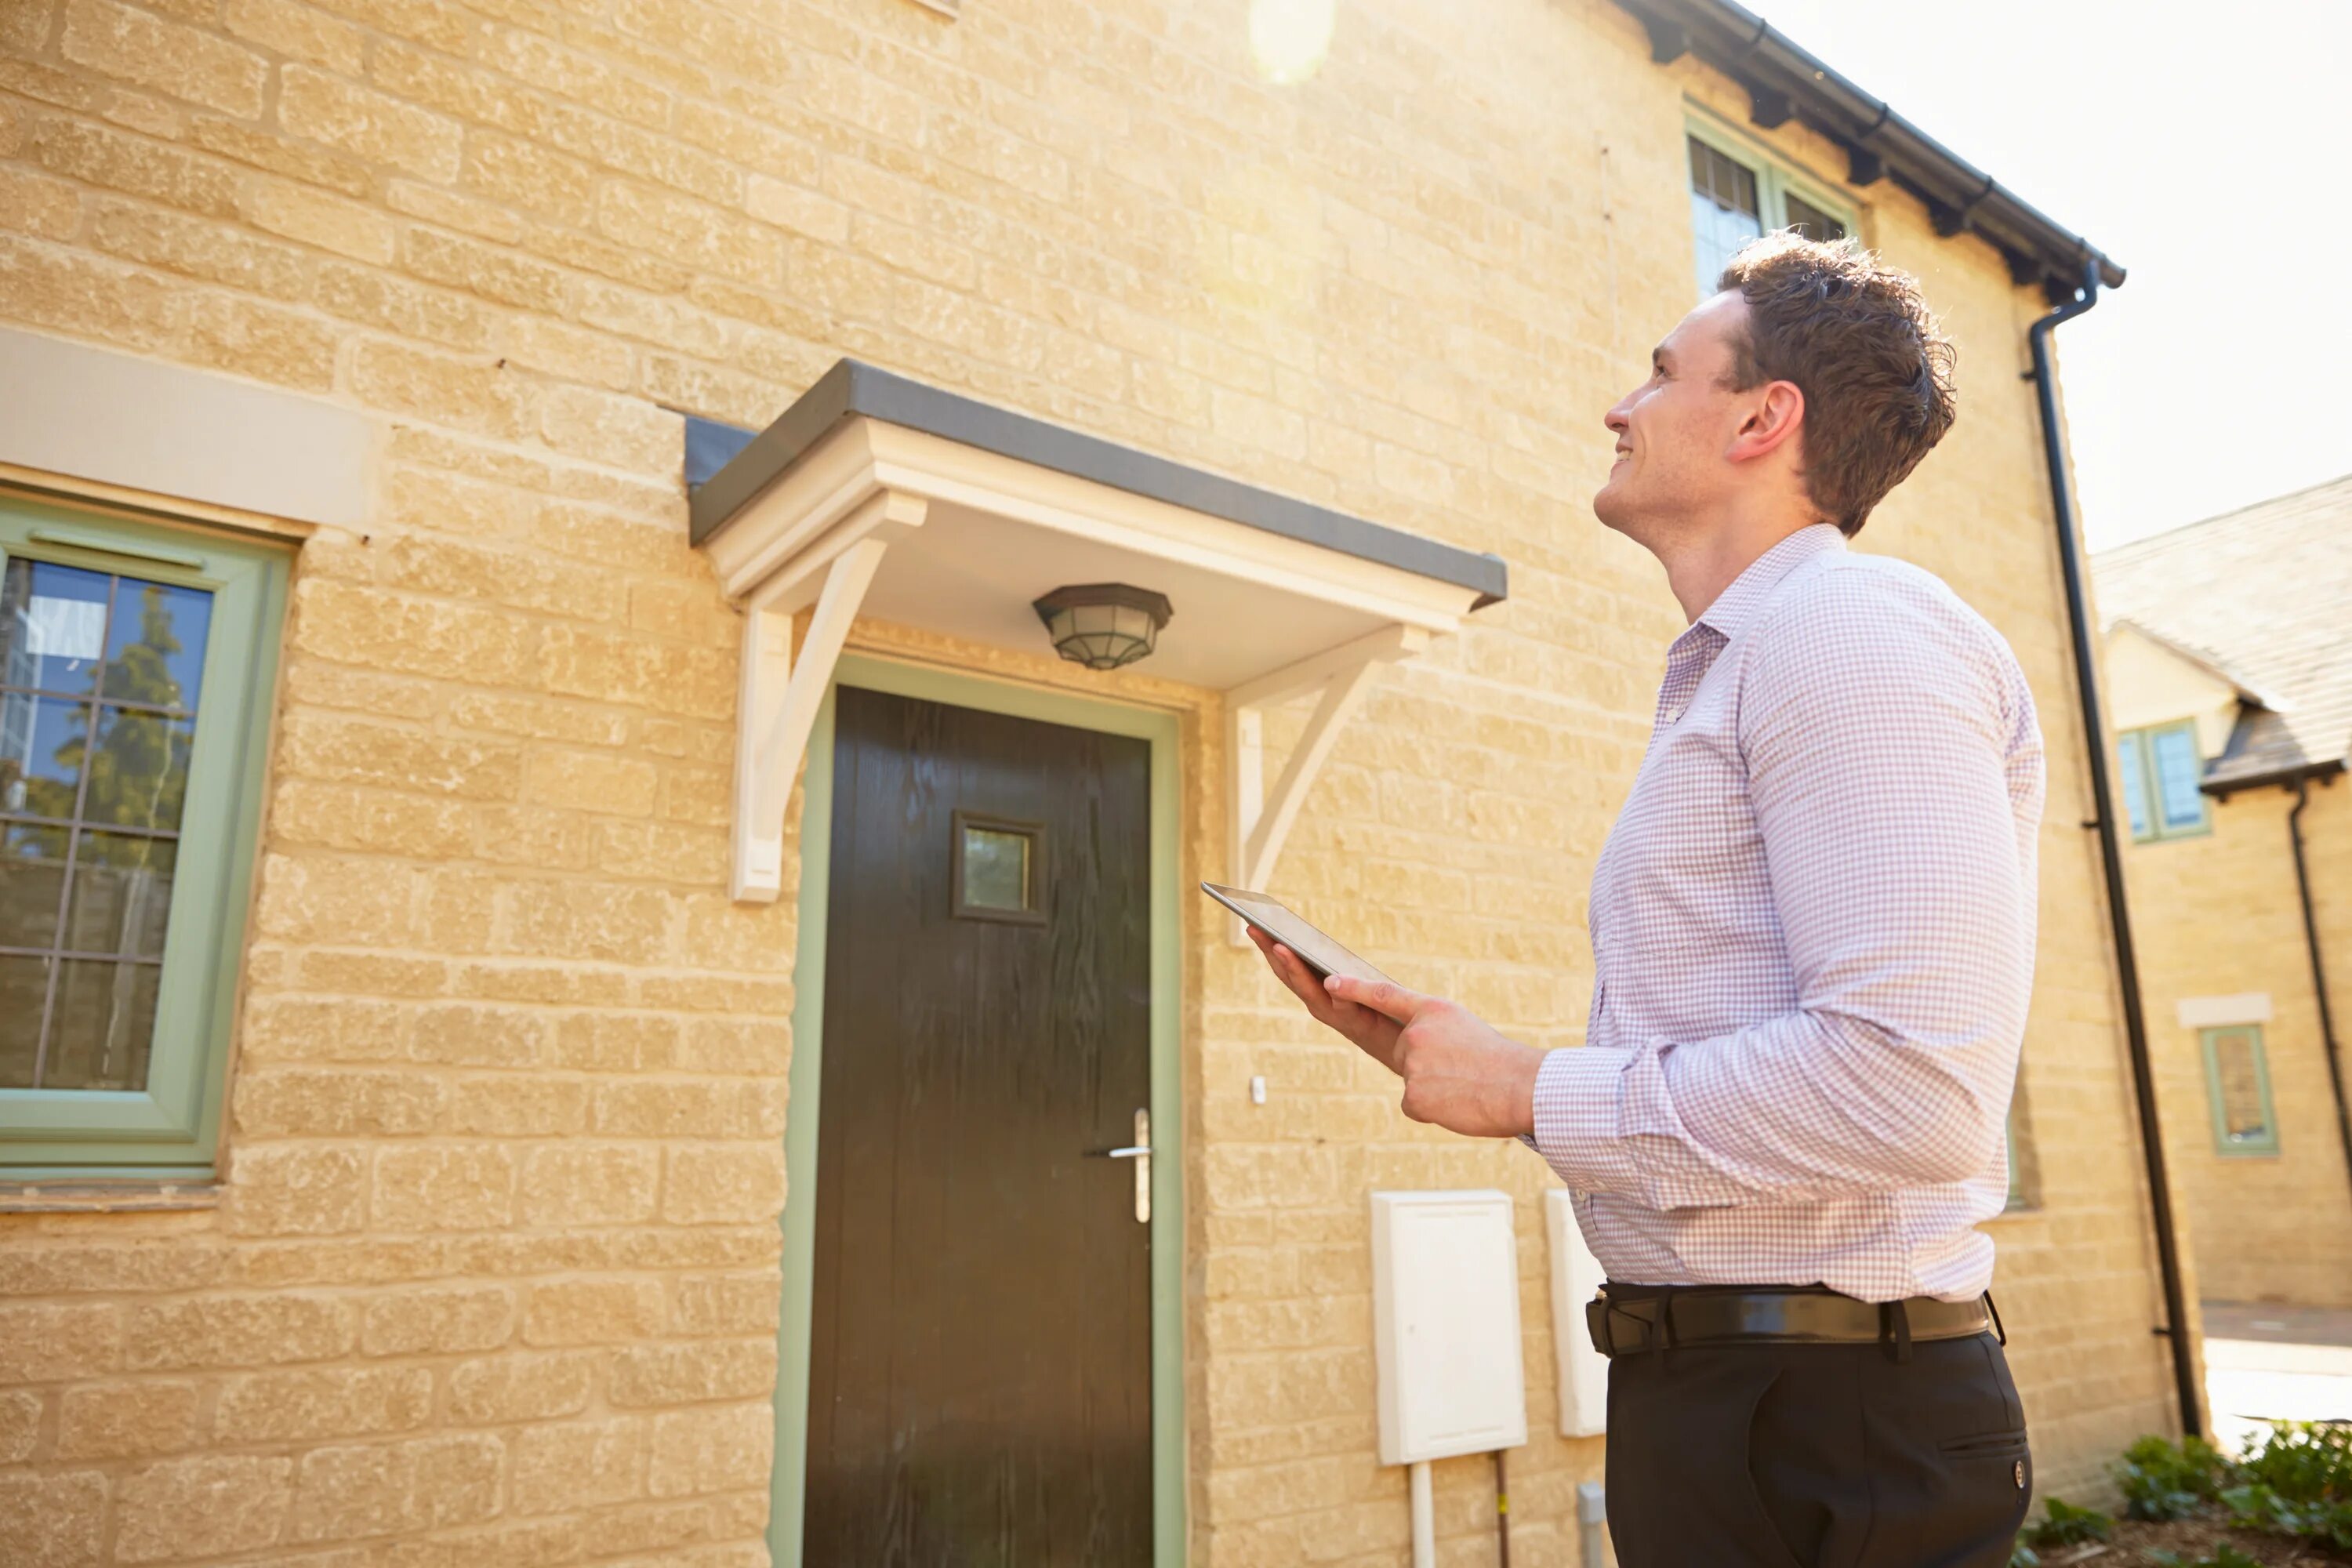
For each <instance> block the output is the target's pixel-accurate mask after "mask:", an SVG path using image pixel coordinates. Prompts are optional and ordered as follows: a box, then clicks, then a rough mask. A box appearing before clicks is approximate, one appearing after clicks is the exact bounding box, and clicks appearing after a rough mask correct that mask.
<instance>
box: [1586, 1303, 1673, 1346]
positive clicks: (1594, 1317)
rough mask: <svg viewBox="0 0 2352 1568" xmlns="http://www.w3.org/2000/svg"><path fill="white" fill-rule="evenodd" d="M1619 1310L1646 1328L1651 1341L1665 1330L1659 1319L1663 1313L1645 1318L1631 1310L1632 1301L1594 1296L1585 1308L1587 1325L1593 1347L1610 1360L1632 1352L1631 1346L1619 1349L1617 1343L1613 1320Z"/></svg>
mask: <svg viewBox="0 0 2352 1568" xmlns="http://www.w3.org/2000/svg"><path fill="white" fill-rule="evenodd" d="M1595 1308H1597V1309H1599V1310H1598V1311H1595V1310H1593V1309H1595ZM1620 1312H1622V1313H1624V1315H1625V1316H1627V1317H1628V1318H1631V1319H1633V1321H1635V1322H1637V1323H1639V1324H1641V1325H1642V1326H1643V1328H1644V1329H1646V1330H1648V1331H1649V1337H1650V1338H1651V1339H1652V1340H1653V1341H1654V1340H1656V1339H1657V1337H1658V1336H1659V1335H1661V1334H1663V1333H1664V1332H1665V1327H1664V1323H1663V1321H1661V1318H1663V1316H1664V1314H1663V1313H1662V1314H1661V1315H1660V1318H1646V1317H1643V1315H1642V1314H1641V1313H1639V1312H1637V1311H1634V1310H1633V1303H1631V1302H1621V1301H1615V1300H1611V1299H1610V1298H1609V1297H1608V1296H1607V1295H1600V1296H1595V1297H1594V1298H1593V1299H1592V1300H1591V1302H1590V1303H1589V1304H1588V1305H1587V1308H1586V1317H1587V1327H1588V1328H1590V1329H1591V1330H1592V1340H1593V1345H1594V1348H1595V1349H1597V1350H1599V1351H1600V1352H1601V1354H1602V1355H1604V1356H1608V1357H1610V1358H1611V1359H1612V1360H1613V1359H1615V1358H1616V1357H1618V1356H1620V1355H1631V1354H1633V1347H1631V1346H1626V1347H1624V1348H1622V1349H1621V1348H1620V1347H1619V1345H1618V1343H1617V1328H1616V1324H1615V1322H1614V1321H1613V1320H1614V1318H1615V1317H1616V1315H1617V1314H1618V1313H1620ZM1648 1348H1651V1349H1654V1348H1656V1347H1655V1345H1654V1344H1653V1345H1651V1346H1650V1347H1648Z"/></svg>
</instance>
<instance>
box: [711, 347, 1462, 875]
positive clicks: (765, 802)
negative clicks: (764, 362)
mask: <svg viewBox="0 0 2352 1568" xmlns="http://www.w3.org/2000/svg"><path fill="white" fill-rule="evenodd" d="M687 469H688V472H687V479H688V484H689V485H690V486H692V487H693V504H692V512H691V516H692V537H693V541H694V542H695V544H696V545H697V546H698V547H700V548H701V549H702V550H703V551H705V552H707V553H708V554H709V557H710V560H711V563H712V564H713V565H714V566H715V567H716V568H717V570H718V574H719V584H720V586H721V587H722V588H723V589H724V591H725V592H726V594H727V596H728V597H729V599H730V600H731V601H733V602H734V603H735V604H737V605H740V606H741V607H742V609H743V611H744V614H745V616H746V624H745V626H744V631H743V653H742V660H743V663H742V688H741V697H740V701H739V703H738V707H737V714H738V717H737V722H738V725H739V731H738V733H737V736H736V747H735V801H734V813H735V820H734V847H733V873H732V879H731V884H732V888H733V892H734V896H735V897H736V898H737V899H738V900H744V901H750V902H767V901H771V900H774V899H775V898H776V897H777V895H778V893H779V891H780V889H781V888H782V870H783V826H784V806H785V803H786V801H787V800H788V798H789V797H790V795H791V793H792V785H793V775H794V774H795V773H798V771H799V768H800V763H801V757H802V754H803V752H804V751H805V750H806V748H807V744H808V738H809V731H810V729H811V727H812V726H813V725H814V723H815V721H816V715H817V710H818V708H819V706H820V705H821V703H822V702H823V700H824V692H825V688H826V686H827V685H828V684H829V683H830V681H831V680H832V679H833V668H834V663H835V659H836V658H838V657H839V655H840V653H841V649H842V645H843V642H844V640H845V638H846V637H847V636H848V633H849V627H850V623H851V622H852V621H853V620H854V619H856V617H858V616H871V617H873V618H875V619H877V620H884V621H890V622H894V623H896V624H898V625H900V626H911V627H916V628H919V629H922V630H926V631H931V632H938V633H941V634H944V635H946V636H949V637H959V638H962V639H965V640H967V641H971V642H975V643H981V644H986V645H990V646H994V647H1007V648H1015V649H1020V650H1024V651H1028V652H1044V651H1045V650H1047V649H1048V648H1050V647H1052V644H1051V642H1050V640H1049V639H1048V638H1047V637H1046V635H1045V626H1043V624H1042V623H1041V622H1040V621H1039V619H1038V616H1037V615H1036V613H1035V612H1034V610H1033V609H1032V608H1031V605H1032V602H1033V601H1034V600H1035V599H1037V598H1038V597H1039V596H1040V595H1044V594H1045V593H1047V592H1049V591H1050V590H1052V589H1054V588H1056V587H1060V586H1063V585H1065V584H1087V583H1129V584H1134V585H1136V586H1138V587H1142V588H1149V589H1153V590H1156V591H1158V592H1160V593H1161V594H1164V595H1167V596H1168V598H1169V600H1170V601H1171V603H1172V604H1173V605H1174V607H1175V614H1174V616H1172V618H1171V620H1170V621H1169V623H1168V625H1167V626H1166V627H1165V628H1164V629H1163V630H1162V631H1161V632H1160V638H1159V644H1158V647H1157V648H1156V649H1155V650H1154V651H1153V653H1152V654H1151V655H1150V659H1149V673H1150V674H1152V675H1154V676H1158V677H1160V678H1162V679H1170V680H1178V681H1184V682H1188V683H1191V684H1193V685H1197V686H1204V687H1209V688H1212V689H1216V690H1219V691H1222V692H1223V693H1224V694H1225V712H1226V724H1227V727H1228V735H1227V742H1228V745H1227V758H1228V762H1227V766H1228V768H1229V770H1230V776H1229V778H1228V784H1229V785H1230V786H1231V787H1230V789H1229V791H1228V798H1229V800H1230V801H1231V803H1232V805H1231V811H1232V817H1233V821H1232V826H1233V829H1234V831H1233V834H1232V842H1233V846H1234V852H1233V861H1232V864H1231V867H1230V868H1229V870H1228V873H1227V875H1228V876H1229V878H1230V879H1231V880H1232V881H1234V883H1235V884H1237V885H1239V886H1243V887H1263V886H1264V885H1265V879H1266V877H1267V875H1268V873H1269V872H1271V871H1272V869H1273V868H1274V864H1275V860H1276V857H1277V856H1278V855H1279V854H1280V852H1281V848H1282V842H1283V839H1284V837H1285V836H1286V835H1287V833H1288V832H1289V829H1290V825H1291V822H1292V821H1293V819H1294V818H1295V817H1296V816H1297V811H1298V805H1299V802H1300V801H1301V800H1302V799H1303V798H1304V796H1305V795H1306V791H1307V785H1308V784H1310V783H1311V782H1312V781H1313V778H1314V776H1315V773H1316V772H1317V771H1318V769H1319V768H1320V766H1321V765H1322V762H1323V759H1324V758H1325V757H1326V756H1328V754H1329V752H1330V749H1331V745H1332V742H1333V741H1334V740H1335V739H1336V738H1337V736H1338V734H1339V729H1340V727H1341V726H1342V725H1344V724H1345V723H1346V721H1347V720H1348V717H1349V714H1350V713H1351V712H1352V711H1353V710H1355V708H1356V707H1357V705H1358V704H1359V703H1360V701H1361V700H1362V699H1363V695H1364V692H1365V690H1366V689H1367V688H1368V687H1369V685H1370V681H1371V680H1372V679H1373V678H1374V676H1375V674H1376V672H1377V671H1378V670H1379V668H1380V667H1381V665H1382V664H1384V663H1389V662H1392V661H1394V660H1397V659H1402V658H1411V657H1412V656H1413V655H1415V654H1418V653H1420V652H1421V651H1422V650H1423V649H1424V648H1425V647H1427V646H1428V644H1429V640H1430V638H1432V637H1436V636H1442V635H1444V634H1446V633H1449V632H1452V631H1454V630H1455V629H1457V628H1458V627H1459V626H1461V624H1462V621H1463V618H1464V617H1465V616H1468V615H1469V614H1470V613H1471V612H1472V611H1474V610H1476V609H1478V608H1481V607H1482V606H1484V605H1490V604H1494V603H1496V601H1498V600H1500V599H1501V598H1502V597H1503V596H1504V593H1505V588H1506V572H1505V567H1504V563H1503V562H1502V560H1501V559H1500V558H1499V557H1496V556H1494V555H1487V554H1476V553H1473V552H1469V551H1465V550H1459V549H1455V548H1454V547H1453V546H1451V545H1446V544H1441V543H1439V542H1436V541H1434V540H1430V539H1424V538H1421V537H1419V536H1417V535H1414V534H1410V533H1404V532H1401V531H1398V530H1396V529H1392V528H1387V527H1383V526H1381V524H1379V523H1375V522H1368V521H1365V520H1363V519H1361V518H1358V517H1350V516H1348V515H1347V514H1345V513H1343V512H1337V511H1332V510H1328V509H1327V508H1324V507H1319V506H1313V505H1310V504H1308V503H1307V502H1305V501H1301V500H1293V499H1291V498H1288V497H1286V496H1281V495H1276V494H1275V493H1274V492H1272V491H1270V490H1264V489H1257V488H1256V487H1255V486H1252V485H1245V484H1242V483H1239V482H1238V481H1236V480H1234V479H1226V478H1223V477H1222V476H1220V475H1216V474H1212V473H1208V472H1205V471H1203V470H1202V469H1199V468H1188V467H1186V466H1185V465H1183V464H1181V463H1175V462H1171V461H1169V460H1168V459H1166V458H1159V457H1154V456H1152V455H1151V454H1150V453H1147V452H1140V451H1137V450H1136V449H1134V448H1132V447H1122V446H1118V445H1117V444H1116V443H1113V442H1109V441H1105V440H1102V439H1099V438H1097V437H1092V436H1087V435H1082V434H1080V433H1079V432H1077V431H1075V430H1068V429H1065V428H1063V427H1061V426H1055V425H1050V424H1047V423H1045V421H1043V420H1038V419H1033V418H1030V417H1028V416H1025V415H1021V414H1015V413H1013V412H1011V411H1010V410H1007V409H1003V408H996V407H992V406H990V405H987V404H984V403H979V402H975V401H974V400H972V399H971V398H968V397H963V396H960V395H956V394H954V393H950V392H943V391H940V389H938V388H936V387H931V386H925V385H923V384H920V383H918V382H913V381H908V380H907V379H905V378H904V377H902V376H897V375H893V374H889V373H888V372H887V371H880V370H877V369H875V368H874V367H873V366H871V365H867V364H861V363H857V362H856V361H855V360H846V359H845V360H841V361H839V362H837V363H835V365H834V366H833V368H832V369H831V370H829V371H827V372H826V373H825V374H824V377H823V378H821V379H820V380H819V381H818V382H817V383H816V384H815V385H814V386H812V387H811V388H809V390H808V392H807V393H806V394H804V395H803V396H802V397H801V398H800V399H799V400H798V401H797V402H795V403H794V404H793V405H792V406H791V407H790V408H788V409H786V410H785V411H784V412H783V414H782V416H780V417H778V418H777V420H776V421H775V423H774V424H772V425H770V426H768V427H767V428H766V429H765V430H761V431H759V432H757V433H756V434H754V433H751V432H746V431H740V430H736V429H733V428H731V427H730V426H716V425H712V424H710V423H709V422H707V421H702V420H689V421H688V432H687ZM705 475H707V476H708V477H707V478H705V477H704V476H705ZM803 610H809V611H811V612H812V613H811V615H810V618H809V624H808V626H807V629H806V632H805V634H804V635H803V638H802V642H801V646H800V647H799V649H798V650H797V652H796V651H795V650H794V649H793V617H794V616H797V615H798V614H799V613H800V612H802V611H803ZM1310 694H1313V695H1316V696H1317V697H1318V701H1317V704H1316V708H1315V711H1314V715H1313V717H1312V718H1311V719H1310V720H1309V721H1308V722H1307V729H1306V731H1305V732H1304V734H1303V735H1302V736H1301V737H1300V740H1299V742H1298V743H1297V746H1295V747H1294V748H1293V749H1292V751H1291V754H1290V757H1289V759H1288V761H1287V763H1286V764H1285V766H1284V768H1283V770H1282V773H1281V775H1280V776H1279V777H1278V778H1277V779H1276V781H1275V782H1274V783H1273V784H1272V785H1271V786H1270V787H1269V786H1268V785H1267V784H1266V783H1265V776H1264V770H1265V754H1264V752H1265V749H1264V743H1263V739H1262V737H1263V731H1264V723H1263V715H1264V710H1265V708H1266V707H1267V706H1268V705H1269V704H1273V703H1278V702H1282V701H1285V700H1290V699H1294V698H1300V697H1305V696H1307V695H1310Z"/></svg>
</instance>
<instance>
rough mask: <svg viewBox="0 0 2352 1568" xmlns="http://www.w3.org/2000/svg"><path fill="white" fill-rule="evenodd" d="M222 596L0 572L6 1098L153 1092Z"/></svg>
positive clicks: (13, 563)
mask: <svg viewBox="0 0 2352 1568" xmlns="http://www.w3.org/2000/svg"><path fill="white" fill-rule="evenodd" d="M211 619H212V595H211V594H209V593H207V592H205V591H202V590H199V589H193V588H182V587H176V586H173V585H171V584H163V583H153V582H149V581H147V580H145V579H143V578H140V577H135V576H130V575H126V574H108V573H104V572H92V571H87V570H84V569H82V568H79V567H72V566H64V565H60V564H58V563H53V562H47V561H32V560H26V559H23V558H16V559H11V560H10V561H9V562H8V563H7V566H6V571H5V575H0V1089H141V1088H143V1087H144V1086H145V1084H146V1080H147V1052H148V1047H149V1044H150V1040H151V1037H152V1035H153V1033H154V1026H155V998H156V992H157V987H158V984H159V983H160V981H161V977H162V973H163V938H164V931H165V927H166V925H167V923H168V921H169V918H170V910H171V901H172V880H173V871H174V869H175V867H176V862H177V858H178V854H179V836H180V816H181V812H182V809H183V808H184V805H185V802H186V797H187V789H188V766H189V761H190V756H191V753H192V752H193V750H194V739H195V720H196V704H197V701H198V700H199V696H200V692H201V686H202V681H203V671H204V659H205V644H206V641H207V639H208V637H209V635H210V632H211Z"/></svg>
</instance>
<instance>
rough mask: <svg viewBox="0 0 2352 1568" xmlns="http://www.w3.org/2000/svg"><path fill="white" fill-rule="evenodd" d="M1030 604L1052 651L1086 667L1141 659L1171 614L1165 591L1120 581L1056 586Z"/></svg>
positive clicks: (1107, 667)
mask: <svg viewBox="0 0 2352 1568" xmlns="http://www.w3.org/2000/svg"><path fill="white" fill-rule="evenodd" d="M1030 608H1032V609H1034V610H1035V611H1036V612H1037V618H1038V619H1039V620H1041V621H1043V622H1045V632H1046V635H1047V636H1049V637H1052V638H1053V639H1054V647H1055V651H1057V652H1058V653H1060V654H1061V656H1062V657H1063V658H1066V659H1068V660H1069V661H1070V662H1071V663H1073V664H1083V665H1085V666H1086V667H1087V668H1088V669H1117V668H1118V667H1119V666H1121V665H1123V664H1133V663H1134V662H1135V661H1136V660H1137V659H1139V658H1143V657H1144V656H1145V655H1147V654H1149V653H1150V651H1151V649H1152V646H1153V645H1154V644H1155V643H1156V642H1157V641H1158V639H1159V637H1160V627H1162V626H1166V625H1167V624H1168V617H1169V616H1171V615H1173V614H1175V611H1174V610H1173V609H1172V608H1171V606H1170V605H1169V603H1168V595H1165V594H1155V593H1153V592H1152V591H1151V590H1150V589H1149V588H1137V587H1132V586H1130V585H1129V584H1125V583H1083V584H1074V585H1071V586H1068V587H1061V588H1056V589H1055V590H1054V591H1053V592H1052V593H1050V594H1048V595H1045V597H1044V598H1041V599H1038V600H1036V601H1034V603H1033V604H1032V605H1030Z"/></svg>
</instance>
